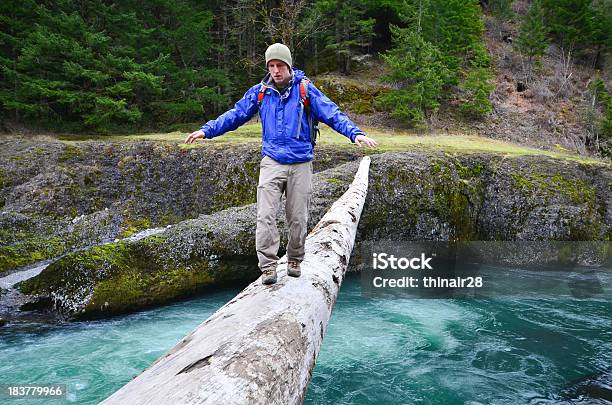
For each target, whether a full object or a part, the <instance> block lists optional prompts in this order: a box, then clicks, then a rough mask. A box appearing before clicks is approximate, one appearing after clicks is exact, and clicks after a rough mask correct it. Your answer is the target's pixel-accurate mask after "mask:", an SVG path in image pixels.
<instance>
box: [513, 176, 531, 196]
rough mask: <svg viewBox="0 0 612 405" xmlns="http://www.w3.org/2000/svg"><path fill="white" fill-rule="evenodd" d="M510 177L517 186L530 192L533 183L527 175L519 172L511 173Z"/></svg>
mask: <svg viewBox="0 0 612 405" xmlns="http://www.w3.org/2000/svg"><path fill="white" fill-rule="evenodd" d="M512 178H513V179H514V183H515V184H516V185H517V187H519V188H521V189H523V190H526V191H529V192H530V193H531V192H532V191H533V183H532V182H531V180H529V179H528V178H527V177H525V176H523V175H522V174H520V173H512Z"/></svg>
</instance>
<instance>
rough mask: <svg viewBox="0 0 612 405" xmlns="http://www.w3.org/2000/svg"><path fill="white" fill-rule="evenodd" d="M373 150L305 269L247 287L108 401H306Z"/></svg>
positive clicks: (321, 229)
mask: <svg viewBox="0 0 612 405" xmlns="http://www.w3.org/2000/svg"><path fill="white" fill-rule="evenodd" d="M369 165H370V158H369V157H364V158H363V159H362V161H361V164H360V166H359V169H358V171H357V174H356V175H355V179H354V180H353V183H352V184H351V186H350V188H349V189H348V190H347V191H346V192H345V193H344V195H343V196H342V197H341V198H340V199H338V200H337V201H336V202H335V203H334V204H333V205H332V207H331V208H330V210H329V211H328V212H327V213H326V214H325V215H324V216H323V218H322V219H321V221H320V222H319V223H318V224H317V225H316V226H315V228H314V229H313V230H312V231H311V232H310V234H309V235H308V237H307V239H306V256H305V258H304V261H303V262H302V276H301V277H300V278H292V277H287V276H286V265H287V263H286V256H285V257H283V258H282V259H281V261H280V263H279V281H278V282H277V283H276V284H273V285H271V286H266V285H262V283H261V279H258V280H256V281H255V282H253V283H252V284H250V285H249V286H248V287H247V288H245V289H244V290H243V291H242V292H241V293H240V294H238V295H237V296H236V297H235V298H234V299H232V300H231V301H230V302H228V303H227V304H225V305H224V306H223V307H221V308H220V309H219V310H218V311H217V312H215V313H214V314H213V315H212V316H211V317H210V318H208V319H207V320H206V321H204V322H203V323H202V324H201V325H200V326H198V327H197V328H196V329H195V330H194V331H193V332H191V334H189V335H188V336H187V337H185V338H184V339H183V340H181V341H180V342H179V343H178V344H177V345H176V346H174V347H173V348H172V349H171V350H170V351H168V352H167V353H166V354H164V355H163V356H162V357H160V358H159V359H158V360H157V361H156V362H155V363H153V364H152V365H151V366H150V367H149V368H147V369H146V370H145V371H143V372H142V373H141V374H140V375H138V376H137V377H135V378H134V379H133V380H132V381H130V382H129V383H128V384H126V385H125V386H124V387H123V388H121V389H119V390H118V391H117V392H115V393H114V394H113V395H111V396H110V397H108V398H107V399H106V400H105V401H103V402H102V403H103V404H147V405H149V404H152V403H153V404H159V403H168V404H220V403H222V404H300V403H302V402H303V400H304V396H305V394H306V388H307V386H308V383H309V381H310V377H311V374H312V370H313V368H314V365H315V360H316V358H317V355H318V353H319V350H320V348H321V343H322V341H323V336H324V335H325V330H326V328H327V323H328V321H329V317H330V315H331V310H332V308H333V305H334V303H335V302H336V297H337V295H338V291H339V289H340V286H341V284H342V281H343V279H344V274H345V272H346V269H347V266H348V262H349V258H350V255H351V251H352V249H353V244H354V241H355V234H356V231H357V224H358V222H359V218H360V216H361V211H362V209H363V205H364V202H365V197H366V194H367V187H368V169H369Z"/></svg>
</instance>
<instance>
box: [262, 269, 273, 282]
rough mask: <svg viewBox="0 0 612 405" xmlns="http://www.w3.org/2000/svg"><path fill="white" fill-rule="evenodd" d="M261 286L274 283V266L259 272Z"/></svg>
mask: <svg viewBox="0 0 612 405" xmlns="http://www.w3.org/2000/svg"><path fill="white" fill-rule="evenodd" d="M261 282H262V284H274V283H276V266H268V267H266V268H264V269H263V270H262V271H261Z"/></svg>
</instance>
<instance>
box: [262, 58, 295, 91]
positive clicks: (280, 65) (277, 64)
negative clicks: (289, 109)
mask: <svg viewBox="0 0 612 405" xmlns="http://www.w3.org/2000/svg"><path fill="white" fill-rule="evenodd" d="M268 72H270V74H271V75H272V80H274V84H276V85H277V86H280V87H285V86H286V85H287V83H289V80H290V79H291V70H290V69H289V66H287V64H286V63H285V62H283V61H280V60H278V59H272V60H271V61H269V62H268Z"/></svg>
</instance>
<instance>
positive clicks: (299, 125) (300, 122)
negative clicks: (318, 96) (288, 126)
mask: <svg viewBox="0 0 612 405" xmlns="http://www.w3.org/2000/svg"><path fill="white" fill-rule="evenodd" d="M303 113H304V104H303V103H301V102H300V117H299V118H298V128H297V136H296V137H295V139H300V130H301V129H302V114H303Z"/></svg>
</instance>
